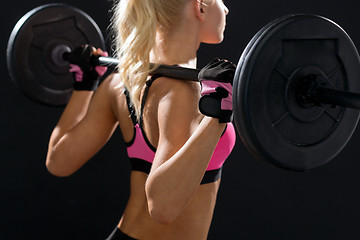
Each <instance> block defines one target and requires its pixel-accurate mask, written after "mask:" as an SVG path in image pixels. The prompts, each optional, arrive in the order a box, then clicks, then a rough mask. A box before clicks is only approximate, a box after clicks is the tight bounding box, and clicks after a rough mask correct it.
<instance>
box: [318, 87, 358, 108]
mask: <svg viewBox="0 0 360 240" xmlns="http://www.w3.org/2000/svg"><path fill="white" fill-rule="evenodd" d="M313 97H315V99H316V101H318V102H321V103H328V104H334V105H339V106H343V107H351V108H357V109H360V94H358V93H352V92H346V91H340V90H334V89H329V88H321V87H320V88H318V89H316V91H315V92H314V93H313Z"/></svg>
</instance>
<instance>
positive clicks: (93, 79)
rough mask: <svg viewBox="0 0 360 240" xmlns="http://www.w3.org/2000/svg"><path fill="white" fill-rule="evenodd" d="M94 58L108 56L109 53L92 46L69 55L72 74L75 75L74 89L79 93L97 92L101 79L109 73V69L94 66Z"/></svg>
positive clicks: (79, 48)
mask: <svg viewBox="0 0 360 240" xmlns="http://www.w3.org/2000/svg"><path fill="white" fill-rule="evenodd" d="M92 56H105V57H107V56H108V53H107V52H103V51H102V50H101V49H99V48H98V49H95V48H94V47H93V46H91V45H88V44H86V45H82V46H80V47H77V48H75V49H74V50H73V51H72V52H71V53H70V54H69V62H70V70H69V71H70V72H72V73H73V74H74V89H75V90H79V91H95V90H96V89H97V87H98V85H99V79H100V77H102V76H103V75H104V74H105V72H106V71H107V67H101V66H94V65H93V64H92V63H91V58H92Z"/></svg>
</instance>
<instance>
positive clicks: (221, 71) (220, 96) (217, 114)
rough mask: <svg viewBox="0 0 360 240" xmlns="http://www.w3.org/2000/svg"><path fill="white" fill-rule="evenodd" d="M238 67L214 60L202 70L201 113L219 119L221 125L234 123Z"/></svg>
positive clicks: (200, 73) (200, 75)
mask: <svg viewBox="0 0 360 240" xmlns="http://www.w3.org/2000/svg"><path fill="white" fill-rule="evenodd" d="M235 69H236V66H235V65H234V64H233V63H232V62H229V61H227V60H220V59H214V60H213V61H212V62H210V63H209V64H207V65H206V66H205V67H204V68H202V69H201V71H200V72H199V75H198V79H199V81H200V84H201V96H202V97H201V98H200V101H199V109H200V112H201V113H202V114H204V115H206V116H210V117H214V118H218V119H219V122H220V123H226V122H231V121H232V110H233V107H232V83H233V79H234V74H235Z"/></svg>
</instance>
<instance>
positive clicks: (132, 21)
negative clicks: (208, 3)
mask: <svg viewBox="0 0 360 240" xmlns="http://www.w3.org/2000/svg"><path fill="white" fill-rule="evenodd" d="M185 1H187V0H165V1H164V0H118V2H117V3H115V8H114V15H113V18H112V28H113V30H114V34H115V48H116V50H115V53H116V56H117V58H118V59H119V60H120V61H119V65H118V71H119V74H120V77H121V85H124V86H125V87H126V88H127V89H128V91H129V93H130V98H131V101H132V105H133V108H134V109H135V113H136V116H138V118H139V117H140V112H141V103H140V95H141V90H142V88H143V86H144V85H145V82H146V79H147V76H148V75H149V73H150V72H152V71H153V70H155V69H156V68H157V66H152V67H151V66H150V52H151V50H152V49H153V48H154V47H155V43H156V42H155V39H156V32H157V30H158V28H159V27H161V28H164V29H166V28H169V27H170V26H171V25H172V24H173V23H174V20H175V18H176V16H177V15H178V12H179V8H181V5H182V4H183V3H184V2H185ZM138 120H139V119H138Z"/></svg>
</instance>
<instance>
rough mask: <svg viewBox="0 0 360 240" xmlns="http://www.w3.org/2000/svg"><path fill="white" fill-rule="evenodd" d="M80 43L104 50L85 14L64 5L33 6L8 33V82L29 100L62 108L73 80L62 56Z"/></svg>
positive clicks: (91, 22) (96, 28) (102, 39)
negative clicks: (14, 85) (14, 84)
mask: <svg viewBox="0 0 360 240" xmlns="http://www.w3.org/2000/svg"><path fill="white" fill-rule="evenodd" d="M83 44H91V45H93V46H96V47H99V48H102V49H105V41H104V38H103V35H102V33H101V31H100V29H99V27H98V26H97V25H96V23H95V22H94V20H93V19H92V18H91V17H90V16H89V15H87V14H86V13H85V12H83V11H81V10H79V9H76V8H74V7H71V6H68V5H65V4H47V5H43V6H40V7H37V8H35V9H33V10H31V11H29V12H28V13H26V14H25V15H24V16H23V17H22V18H21V19H20V20H19V21H18V22H17V24H16V25H15V27H14V29H13V31H12V32H11V35H10V38H9V41H8V46H7V65H8V70H9V73H10V76H11V79H12V80H13V81H14V82H15V83H16V84H17V85H18V86H19V87H20V89H21V90H22V91H23V92H24V93H25V95H26V96H28V97H29V98H31V99H32V100H35V101H38V102H41V103H44V104H48V105H53V106H62V105H65V104H66V103H67V101H68V99H69V97H70V95H71V93H72V90H73V85H72V81H73V80H72V79H73V78H72V74H71V73H69V72H68V70H69V64H68V62H67V61H65V60H64V59H63V57H62V54H63V53H64V52H69V51H71V50H72V49H74V48H76V47H78V46H81V45H83Z"/></svg>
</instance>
